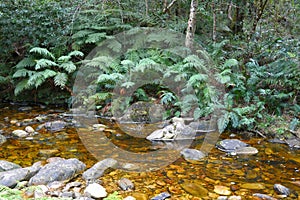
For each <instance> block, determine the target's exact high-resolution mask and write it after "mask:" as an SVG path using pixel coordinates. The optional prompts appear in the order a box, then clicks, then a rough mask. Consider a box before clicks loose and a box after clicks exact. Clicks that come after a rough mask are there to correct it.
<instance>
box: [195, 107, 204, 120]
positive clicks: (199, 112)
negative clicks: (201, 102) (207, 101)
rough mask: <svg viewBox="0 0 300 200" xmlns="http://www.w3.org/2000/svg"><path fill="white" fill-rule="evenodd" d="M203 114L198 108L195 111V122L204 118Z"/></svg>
mask: <svg viewBox="0 0 300 200" xmlns="http://www.w3.org/2000/svg"><path fill="white" fill-rule="evenodd" d="M202 114H203V113H202V111H201V109H200V108H196V109H195V110H194V120H197V119H199V118H200V117H201V116H202Z"/></svg>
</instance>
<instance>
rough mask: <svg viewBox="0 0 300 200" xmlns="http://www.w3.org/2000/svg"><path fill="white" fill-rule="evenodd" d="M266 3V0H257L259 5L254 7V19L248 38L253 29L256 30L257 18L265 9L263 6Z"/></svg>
mask: <svg viewBox="0 0 300 200" xmlns="http://www.w3.org/2000/svg"><path fill="white" fill-rule="evenodd" d="M267 3H268V0H265V1H264V0H259V5H258V6H257V8H256V12H255V16H254V21H253V26H252V30H251V31H250V34H249V36H248V38H249V39H250V38H251V37H252V36H253V35H254V33H255V31H256V27H257V25H258V22H259V20H260V19H261V17H262V15H263V12H264V10H265V7H266V5H267Z"/></svg>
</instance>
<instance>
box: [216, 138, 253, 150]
mask: <svg viewBox="0 0 300 200" xmlns="http://www.w3.org/2000/svg"><path fill="white" fill-rule="evenodd" d="M247 146H248V144H246V143H244V142H242V141H240V140H238V139H225V140H222V141H220V142H219V143H218V144H217V148H218V149H220V150H221V151H225V152H233V151H235V150H236V149H239V148H242V147H247Z"/></svg>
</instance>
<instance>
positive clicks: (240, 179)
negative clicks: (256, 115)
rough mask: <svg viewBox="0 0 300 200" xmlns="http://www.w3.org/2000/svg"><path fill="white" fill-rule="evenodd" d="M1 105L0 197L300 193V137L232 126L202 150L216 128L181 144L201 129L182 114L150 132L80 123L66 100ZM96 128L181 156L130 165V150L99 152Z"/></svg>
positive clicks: (85, 199) (124, 143)
mask: <svg viewBox="0 0 300 200" xmlns="http://www.w3.org/2000/svg"><path fill="white" fill-rule="evenodd" d="M0 110H1V113H0V133H1V134H0V144H1V145H0V150H1V151H0V199H1V200H2V199H47V198H48V199H55V198H58V199H80V200H92V199H103V198H107V199H109V198H110V199H114V198H113V197H112V196H109V195H110V194H113V193H114V192H118V194H119V196H120V198H123V199H126V200H132V199H137V200H147V199H153V200H163V199H182V200H184V199H186V200H188V199H193V200H197V199H219V200H223V199H224V200H226V199H228V200H238V199H270V200H274V199H300V196H299V194H300V176H299V173H300V172H299V167H300V157H299V155H300V154H299V153H300V150H299V147H300V142H299V140H298V139H297V138H292V139H291V140H289V141H280V140H271V141H270V140H268V139H265V138H261V137H260V136H255V135H252V136H250V135H249V134H232V133H226V134H222V135H221V136H219V137H218V142H217V143H216V144H215V145H214V147H213V148H212V149H210V151H209V152H203V151H201V149H202V148H201V147H202V145H203V140H205V135H206V134H213V130H209V131H207V132H206V133H203V132H201V131H202V129H201V131H198V132H197V134H196V135H192V136H193V138H192V139H193V140H192V142H191V143H190V144H189V145H188V146H187V147H186V146H185V147H184V148H181V149H178V146H176V145H175V144H176V143H175V142H174V141H176V140H179V141H180V139H182V137H183V136H184V137H185V138H184V139H187V138H186V137H190V132H189V130H194V129H195V126H193V125H191V124H188V125H187V124H186V123H185V122H184V121H181V119H180V118H179V119H176V120H173V121H172V122H168V123H166V124H163V125H161V124H160V125H158V126H156V127H154V128H153V127H152V128H149V129H150V131H149V133H150V134H149V136H148V137H147V139H145V138H135V137H132V135H128V134H126V133H125V131H124V128H122V129H120V127H118V125H117V124H116V123H114V122H112V121H110V120H98V123H97V124H92V125H91V127H81V126H80V124H78V123H77V122H76V121H75V120H74V119H73V118H72V114H71V113H69V112H68V111H67V110H66V109H64V108H49V107H44V106H20V105H2V107H1V108H0ZM200 126H201V124H200ZM127 127H128V128H129V129H133V128H134V127H136V126H132V127H131V126H130V125H128V126H127ZM149 127H151V126H149ZM198 128H199V126H198ZM129 129H128V130H129ZM151 130H152V131H151ZM78 131H79V132H80V134H79V133H78ZM95 132H101V133H103V135H104V136H105V137H106V138H107V139H108V141H110V142H111V143H112V144H114V145H115V146H117V147H118V148H120V149H122V150H124V151H128V152H134V153H145V152H155V151H156V150H158V149H161V148H166V146H167V148H169V149H170V152H173V151H174V150H176V151H178V153H179V156H178V157H176V156H175V158H176V159H175V160H174V161H173V160H172V159H173V157H172V155H168V156H165V155H162V156H161V159H162V160H164V161H165V160H167V161H168V159H170V162H169V164H168V165H166V166H164V167H160V168H158V169H155V170H154V171H150V170H144V171H143V170H137V169H136V168H135V166H134V165H126V167H125V166H124V163H125V164H126V159H128V160H130V158H126V157H125V158H124V160H125V161H124V162H123V161H122V160H120V158H119V157H118V156H111V157H109V156H107V155H111V151H112V149H109V148H107V144H105V143H103V144H102V143H101V144H97V146H96V147H97V150H98V151H97V153H98V154H101V155H100V158H101V159H99V157H98V155H96V154H95V152H92V153H91V151H90V148H91V147H90V146H89V144H91V145H94V146H93V148H95V144H94V143H93V141H95V140H97V139H99V138H96V137H99V135H97V134H92V133H95ZM151 133H152V134H151ZM181 133H184V134H181ZM79 135H81V137H79ZM83 139H84V140H85V142H82V141H81V140H83ZM274 142H276V143H274ZM101 156H103V159H102V157H101ZM137 159H139V157H137ZM140 159H142V157H141V158H140ZM158 159H160V157H158ZM141 163H142V164H143V162H141ZM145 163H146V161H145ZM146 165H147V166H148V165H150V164H148V163H147V164H145V167H147V166H146ZM154 167H155V163H154ZM124 168H125V169H126V170H124ZM145 169H146V168H145ZM153 169H154V168H153ZM115 194H116V193H115Z"/></svg>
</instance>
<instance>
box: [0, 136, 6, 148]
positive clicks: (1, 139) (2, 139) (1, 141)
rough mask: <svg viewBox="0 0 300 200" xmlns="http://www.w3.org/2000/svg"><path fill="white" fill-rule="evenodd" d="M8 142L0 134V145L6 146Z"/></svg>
mask: <svg viewBox="0 0 300 200" xmlns="http://www.w3.org/2000/svg"><path fill="white" fill-rule="evenodd" d="M6 141H7V139H6V137H5V136H4V135H1V134H0V145H2V144H4V143H5V142H6Z"/></svg>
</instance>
